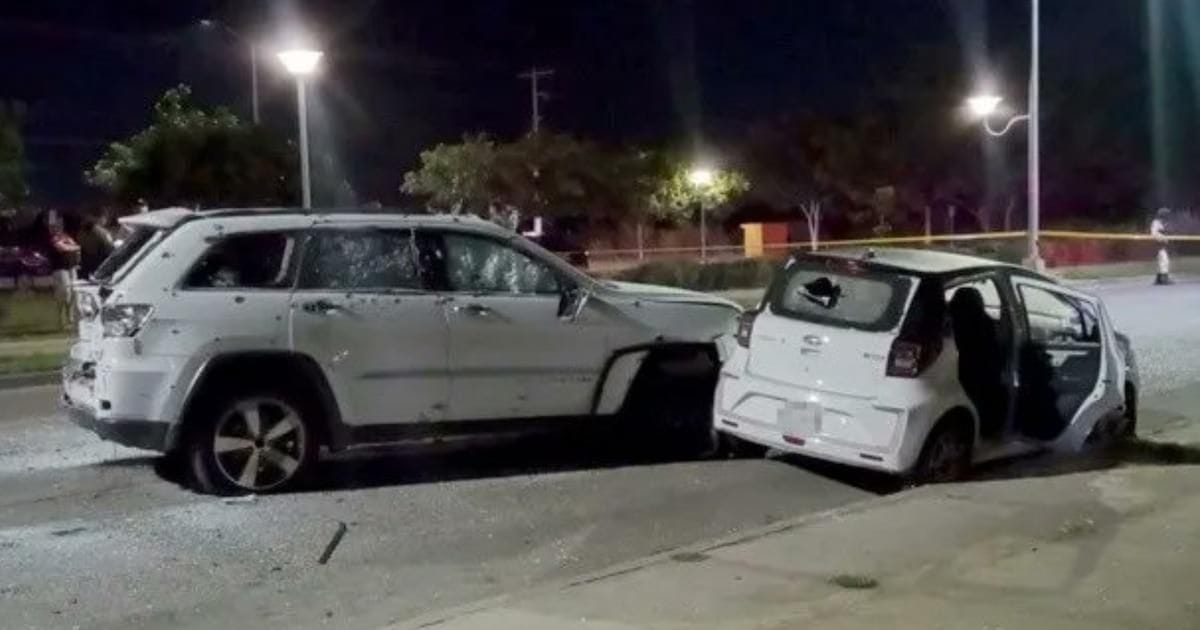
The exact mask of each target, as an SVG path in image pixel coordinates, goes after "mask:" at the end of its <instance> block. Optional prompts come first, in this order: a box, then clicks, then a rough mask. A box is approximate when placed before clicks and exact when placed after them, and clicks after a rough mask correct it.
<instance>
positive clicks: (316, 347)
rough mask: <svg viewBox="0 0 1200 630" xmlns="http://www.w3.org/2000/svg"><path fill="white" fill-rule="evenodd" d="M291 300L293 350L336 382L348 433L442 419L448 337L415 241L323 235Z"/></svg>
mask: <svg viewBox="0 0 1200 630" xmlns="http://www.w3.org/2000/svg"><path fill="white" fill-rule="evenodd" d="M304 258H305V260H304V267H303V269H302V271H301V277H300V284H299V286H298V288H297V290H296V292H295V293H294V294H293V299H292V304H291V311H290V318H291V326H292V345H293V347H294V348H295V349H296V350H297V351H300V352H303V353H305V354H308V355H309V356H312V357H313V358H314V359H316V360H317V361H318V362H319V363H320V365H321V367H322V368H323V369H324V370H325V372H326V374H327V375H328V376H329V377H330V379H331V380H332V382H333V386H334V388H335V391H336V392H337V395H338V399H339V402H340V403H341V405H342V408H343V410H344V413H345V414H346V416H347V417H345V418H344V420H345V422H346V423H347V424H352V425H366V424H390V423H396V422H425V421H435V420H440V419H442V418H443V417H445V411H446V407H447V401H448V399H449V385H450V381H449V375H448V373H447V369H448V359H449V354H448V352H449V331H448V328H447V325H446V319H445V314H444V311H443V307H442V303H441V299H440V298H439V297H438V296H437V295H436V294H433V293H429V292H426V291H424V290H423V289H422V286H423V283H422V281H421V274H420V271H419V267H418V265H417V263H416V246H415V243H414V241H413V237H412V233H411V232H410V231H378V230H352V231H343V230H318V231H315V232H314V234H313V236H312V238H311V240H310V242H309V245H308V247H307V248H306V252H305V257H304Z"/></svg>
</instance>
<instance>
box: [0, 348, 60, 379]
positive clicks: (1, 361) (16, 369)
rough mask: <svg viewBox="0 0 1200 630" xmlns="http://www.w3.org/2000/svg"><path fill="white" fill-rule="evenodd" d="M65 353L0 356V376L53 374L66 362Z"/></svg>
mask: <svg viewBox="0 0 1200 630" xmlns="http://www.w3.org/2000/svg"><path fill="white" fill-rule="evenodd" d="M66 358H67V355H66V353H65V352H39V353H35V354H25V355H19V356H8V357H6V356H0V376H12V375H15V374H33V373H36V372H55V371H58V369H59V368H61V367H62V365H63V362H64V361H65V360H66Z"/></svg>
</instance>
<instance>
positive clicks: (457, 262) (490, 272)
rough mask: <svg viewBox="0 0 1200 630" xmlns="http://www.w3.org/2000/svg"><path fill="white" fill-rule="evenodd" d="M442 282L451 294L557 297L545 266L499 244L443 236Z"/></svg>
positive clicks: (555, 283)
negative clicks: (472, 293)
mask: <svg viewBox="0 0 1200 630" xmlns="http://www.w3.org/2000/svg"><path fill="white" fill-rule="evenodd" d="M443 242H444V244H445V265H446V282H447V284H448V285H449V288H450V290H451V291H470V292H480V293H510V294H535V293H558V291H559V285H558V278H557V276H556V275H555V273H554V270H553V269H552V268H551V267H550V266H548V265H546V264H545V263H542V262H539V261H537V260H534V259H533V258H530V257H529V256H527V255H525V254H524V253H522V252H519V251H517V250H515V249H513V248H511V247H509V246H508V245H506V244H504V243H501V242H499V241H496V240H493V239H490V238H484V237H479V236H471V235H467V234H454V233H447V234H445V235H444V236H443Z"/></svg>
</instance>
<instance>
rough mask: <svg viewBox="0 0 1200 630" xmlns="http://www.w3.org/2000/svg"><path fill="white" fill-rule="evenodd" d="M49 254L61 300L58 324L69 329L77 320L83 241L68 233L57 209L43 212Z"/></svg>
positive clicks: (55, 290) (59, 301)
mask: <svg viewBox="0 0 1200 630" xmlns="http://www.w3.org/2000/svg"><path fill="white" fill-rule="evenodd" d="M41 223H42V227H43V228H44V231H45V239H46V241H47V242H46V254H47V255H48V256H49V257H50V270H51V274H50V275H51V278H53V280H54V297H55V298H56V299H57V300H58V323H59V325H60V326H62V327H63V328H67V327H69V326H70V325H71V323H72V322H74V321H75V278H76V269H77V268H78V267H79V257H80V255H79V254H80V252H79V244H78V243H76V242H75V239H74V238H72V237H71V235H70V234H69V233H68V232H67V230H66V227H65V226H64V224H63V217H62V215H61V214H59V212H58V211H57V210H47V211H46V212H45V213H44V214H43V215H42V221H41Z"/></svg>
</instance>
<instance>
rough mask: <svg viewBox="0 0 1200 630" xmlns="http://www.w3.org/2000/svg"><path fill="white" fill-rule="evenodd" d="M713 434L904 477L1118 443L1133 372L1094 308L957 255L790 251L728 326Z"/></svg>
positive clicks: (1133, 391) (1047, 283)
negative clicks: (730, 343)
mask: <svg viewBox="0 0 1200 630" xmlns="http://www.w3.org/2000/svg"><path fill="white" fill-rule="evenodd" d="M736 338H737V342H738V347H737V348H736V349H735V351H734V352H733V353H732V356H731V357H730V358H729V360H728V361H726V362H725V364H724V366H723V368H722V370H721V376H720V380H719V384H718V387H717V392H716V397H715V398H716V400H715V403H714V420H713V424H714V428H715V430H716V431H717V432H719V434H720V435H721V436H722V438H723V439H724V440H725V442H726V446H729V447H731V448H732V449H734V450H741V451H749V452H755V451H763V450H765V449H766V448H768V447H769V448H774V449H778V450H780V451H785V452H792V453H798V454H802V455H807V456H811V457H815V458H819V459H824V460H830V461H834V462H839V463H843V464H849V465H851V466H859V467H866V468H872V469H876V470H881V471H885V472H888V473H893V474H898V475H910V476H911V478H912V479H913V480H914V481H918V482H921V481H944V480H950V479H953V478H957V477H959V476H961V475H962V474H963V473H965V472H966V469H967V468H968V467H969V466H970V464H971V463H973V462H975V463H978V462H981V461H984V460H988V459H994V458H998V457H1003V456H1011V455H1017V454H1020V453H1024V452H1029V451H1031V450H1034V449H1039V448H1045V447H1053V448H1060V449H1077V448H1079V447H1080V446H1081V445H1082V444H1084V442H1085V441H1086V440H1088V439H1089V438H1091V439H1109V438H1116V437H1119V436H1125V435H1132V433H1133V431H1134V430H1135V423H1136V419H1137V415H1136V410H1137V391H1138V378H1137V368H1136V365H1135V362H1134V356H1133V353H1132V350H1131V348H1130V345H1129V341H1128V339H1126V338H1125V337H1123V336H1122V335H1119V334H1118V333H1117V332H1116V331H1115V330H1114V329H1113V325H1112V322H1111V321H1110V319H1109V317H1108V314H1107V313H1106V312H1105V309H1104V305H1103V304H1102V303H1101V302H1100V300H1098V299H1097V298H1095V297H1093V296H1090V295H1088V294H1086V293H1082V292H1080V291H1077V290H1075V289H1072V288H1069V287H1066V286H1063V285H1061V284H1059V283H1057V282H1056V281H1054V280H1052V279H1050V278H1047V277H1045V276H1042V275H1039V274H1035V273H1032V272H1030V271H1028V270H1026V269H1023V268H1019V267H1014V266H1009V265H1004V264H1001V263H997V262H995V261H989V260H985V259H980V258H974V257H969V256H961V255H957V254H950V253H940V252H932V251H921V250H904V249H880V250H855V251H835V252H829V253H823V254H798V255H795V256H793V257H792V258H790V259H789V260H788V261H787V263H786V264H785V265H784V266H783V267H782V268H781V269H780V270H779V271H778V272H777V274H776V277H775V278H774V280H773V281H772V283H771V285H770V287H769V288H768V290H767V292H766V295H765V296H764V298H763V300H762V303H761V305H760V306H759V308H758V309H757V310H755V311H749V312H747V313H745V314H744V315H743V316H742V319H741V322H740V326H739V330H738V333H737V336H736Z"/></svg>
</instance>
